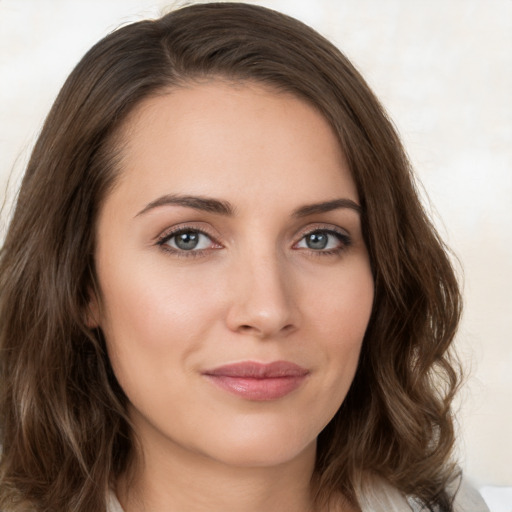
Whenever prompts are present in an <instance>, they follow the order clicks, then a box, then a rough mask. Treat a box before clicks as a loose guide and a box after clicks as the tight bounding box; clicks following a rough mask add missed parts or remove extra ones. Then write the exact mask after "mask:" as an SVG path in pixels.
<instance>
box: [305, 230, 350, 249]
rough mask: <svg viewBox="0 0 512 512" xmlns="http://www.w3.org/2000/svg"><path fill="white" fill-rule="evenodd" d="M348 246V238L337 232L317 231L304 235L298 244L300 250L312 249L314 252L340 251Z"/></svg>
mask: <svg viewBox="0 0 512 512" xmlns="http://www.w3.org/2000/svg"><path fill="white" fill-rule="evenodd" d="M344 245H348V236H347V235H342V234H341V233H337V232H335V231H327V230H317V231H312V232H311V233H308V234H307V235H304V236H303V237H302V239H301V240H300V241H299V243H298V244H297V248H299V249H311V250H313V251H325V250H327V251H328V250H330V249H339V248H341V247H343V246H344Z"/></svg>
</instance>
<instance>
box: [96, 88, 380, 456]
mask: <svg viewBox="0 0 512 512" xmlns="http://www.w3.org/2000/svg"><path fill="white" fill-rule="evenodd" d="M121 135H122V137H123V140H124V143H123V145H122V146H121V147H122V161H121V164H120V165H121V173H120V177H119V179H118V182H117V184H116V187H115V188H114V190H113V191H112V192H111V193H110V195H109V196H108V197H107V198H106V200H105V202H104V204H103V206H102V209H101V211H100V216H99V221H98V225H97V253H96V265H97V266H96V268H97V275H98V281H99V287H100V290H101V299H100V300H99V301H96V300H93V301H92V304H91V306H92V312H93V317H94V320H93V321H94V322H97V324H98V325H99V326H100V327H101V328H102V330H103V332H104V334H105V338H106V342H107V347H108V352H109V356H110V359H111V362H112V366H113V369H114V372H115V374H116V376H117V379H118V381H119V383H120V385H121V386H122V388H123V390H124V391H125V393H126V395H127V397H128V399H129V402H130V405H129V415H130V417H131V419H132V421H133V425H134V428H135V430H136V433H137V434H138V436H139V438H140V440H141V442H142V446H143V447H145V448H146V449H147V451H148V452H150V451H151V450H153V452H154V453H158V454H162V453H174V452H176V453H177V452H180V453H181V454H182V455H183V454H188V455H190V456H193V457H198V456H199V457H203V456H206V457H208V458H209V459H210V460H211V459H214V460H217V461H220V462H223V463H226V464H234V465H243V466H249V465H255V466H265V465H275V464H279V463H282V462H285V461H290V460H293V459H294V458H296V457H300V456H301V454H304V453H311V452H312V451H313V452H314V448H315V440H316V437H317V435H318V434H319V432H320V431H321V430H322V429H323V427H324V426H325V425H326V424H327V423H328V422H329V420H330V419H331V418H332V417H333V415H334V414H335V412H336V410H337V409H338V408H339V407H340V404H341V403H342V402H343V400H344V398H345V396H346V394H347V391H348V389H349V386H350V384H351V382H352V379H353V377H354V372H355V371H356V367H357V364H358V357H359V353H360V349H361V343H362V339H363V336H364V333H365V329H366V326H367V323H368V320H369V317H370V312H371V307H372V300H373V280H372V274H371V271H370V264H369V259H368V254H367V250H366V247H365V244H364V241H363V237H362V234H361V220H360V214H359V207H358V195H357V192H356V187H355V185H354V182H353V180H352V178H351V176H350V172H349V170H348V168H347V164H346V162H345V160H344V157H343V154H342V152H341V150H340V148H339V145H338V142H337V140H336V138H335V136H334V134H333V132H332V131H331V129H330V127H329V125H328V124H327V122H326V121H325V120H324V118H323V117H322V116H321V115H320V114H319V113H318V112H317V111H316V110H314V109H313V108H312V107H311V106H309V105H308V104H306V103H305V102H303V101H301V100H299V99H297V98H296V97H294V96H291V95H288V94H283V93H276V92H273V91H272V90H270V89H267V88H263V87H261V86H257V85H251V84H239V85H233V84H231V85H230V84H226V83H223V82H221V81H212V82H209V83H207V84H202V85H194V86H190V87H188V88H181V89H175V90H173V91H171V92H170V93H169V94H166V95H161V96H158V97H154V98H151V99H148V100H146V101H145V102H143V103H142V104H141V105H139V106H138V108H137V109H136V110H135V112H133V113H132V114H131V116H130V118H129V119H128V120H127V122H126V123H125V125H124V127H123V129H122V134H121ZM99 303H101V307H100V306H99ZM150 447H151V448H150Z"/></svg>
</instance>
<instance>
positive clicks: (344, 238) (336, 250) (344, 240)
mask: <svg viewBox="0 0 512 512" xmlns="http://www.w3.org/2000/svg"><path fill="white" fill-rule="evenodd" d="M317 233H321V234H327V235H331V236H334V237H335V238H336V239H337V240H338V242H339V243H340V246H339V247H333V248H332V249H327V250H315V249H306V250H308V252H309V253H310V254H312V255H313V256H336V255H339V254H341V253H343V252H344V251H346V250H347V249H348V248H349V247H350V246H351V245H352V239H351V238H350V236H349V235H348V234H347V233H345V232H343V231H338V230H336V229H333V228H324V227H315V228H314V229H311V230H310V231H307V232H306V233H303V235H302V236H301V238H300V240H299V241H298V242H296V243H295V244H294V246H296V245H297V244H298V243H300V242H301V241H302V240H304V239H305V238H306V237H308V236H311V235H313V234H317Z"/></svg>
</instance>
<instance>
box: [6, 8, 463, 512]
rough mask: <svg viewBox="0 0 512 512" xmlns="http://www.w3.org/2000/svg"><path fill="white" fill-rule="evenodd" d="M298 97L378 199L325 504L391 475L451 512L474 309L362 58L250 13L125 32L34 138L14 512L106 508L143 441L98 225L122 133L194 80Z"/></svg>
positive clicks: (16, 362)
mask: <svg viewBox="0 0 512 512" xmlns="http://www.w3.org/2000/svg"><path fill="white" fill-rule="evenodd" d="M215 78H222V79H227V80H231V81H235V82H244V81H249V82H257V83H261V84H265V85H267V86H270V87H272V88H274V89H276V90H279V91H286V92H289V93H292V94H295V95H296V96H297V97H299V98H302V99H303V100H305V101H307V102H309V103H310V104H311V105H313V106H314V107H315V108H316V109H317V110H318V111H319V112H320V113H321V114H322V115H323V116H324V117H325V118H326V119H327V120H328V122H329V123H330V124H331V126H332V128H333V129H334V131H335V133H336V135H337V137H338V139H339V142H340V145H341V148H342V149H343V151H344V153H345V156H346V158H347V161H348V164H349V167H350V170H351V172H352V175H353V178H354V180H355V182H356V185H357V188H358V192H359V197H360V200H361V203H362V209H363V215H362V225H363V234H364V238H365V241H366V244H367V247H368V250H369V254H370V259H371V266H372V271H373V276H374V281H375V302H374V307H373V312H372V316H371V319H370V323H369V326H368V329H367V332H366V335H365V339H364V342H363V348H362V353H361V357H360V362H359V366H358V369H357V373H356V376H355V379H354V381H353V384H352V386H351V388H350V390H349V393H348V395H347V397H346V399H345V401H344V402H343V404H342V406H341V408H340V409H339V411H338V412H337V413H336V415H335V417H334V418H333V419H332V421H331V422H330V423H329V425H328V426H327V427H326V428H325V430H324V431H323V432H322V433H321V434H320V436H319V439H318V450H317V462H316V469H315V479H316V482H317V484H318V485H317V488H318V499H319V500H324V501H325V502H326V501H328V498H329V497H330V496H332V495H333V494H334V493H337V492H342V493H343V494H344V495H345V496H347V497H348V498H349V499H350V500H352V501H353V502H354V503H357V489H358V488H360V486H361V485H362V482H363V481H364V478H365V475H368V474H372V473H373V474H376V475H379V476H380V477H382V478H384V479H385V480H387V481H388V482H390V483H391V484H392V485H394V486H395V487H396V488H398V489H399V490H400V491H402V492H403V493H406V494H409V495H412V496H414V497H416V498H417V499H419V500H421V502H423V503H424V504H425V505H426V506H427V507H429V508H431V509H435V508H441V509H443V510H451V504H450V499H449V496H448V493H447V491H446V487H447V484H448V482H449V480H450V478H451V476H452V474H453V467H452V465H451V463H450V460H451V451H452V447H453V444H454V428H453V418H452V413H451V408H450V404H451V401H452V398H453V395H454V393H455V391H456V388H457V386H458V382H459V371H458V366H457V365H456V364H455V361H454V359H453V357H452V356H451V355H450V354H451V350H449V349H450V346H451V343H452V340H453V337H454V334H455V331H456V327H457V324H458V320H459V316H460V308H461V305H460V304H461V301H460V295H459V289H458V285H457V281H456V278H455V275H454V271H453V268H452V265H451V263H450V259H449V257H448V255H447V249H446V247H445V246H444V244H443V242H442V241H441V239H440V238H439V236H438V235H437V233H436V231H435V229H434V227H433V226H432V224H431V222H430V221H429V219H428V216H427V215H426V213H425V211H424V209H423V208H422V206H421V203H420V201H419V198H418V194H417V191H416V189H415V184H414V179H413V176H412V174H411V169H410V165H409V162H408V159H407V157H406V154H405V152H404V150H403V148H402V145H401V143H400V140H399V137H398V136H397V133H396V131H395V129H394V128H393V125H392V123H391V122H390V121H389V119H388V118H387V116H386V113H385V112H384V110H383V108H382V107H381V105H380V104H379V102H378V100H377V99H376V98H375V96H374V95H373V93H372V92H371V91H370V89H369V87H368V86H367V84H366V83H365V81H364V80H363V78H362V77H361V76H360V74H359V73H358V72H357V71H356V70H355V68H354V67H353V65H352V64H351V63H350V62H349V61H348V59H347V58H346V57H345V56H344V55H343V54H342V53H341V52H340V51H339V50H338V49H336V48H335V47H334V46H333V45H332V44H331V43H329V42H328V41H327V40H326V39H324V38H323V37H322V36H320V35H319V34H318V33H316V32H315V31H314V30H313V29H311V28H309V27H308V26H306V25H304V24H302V23H301V22H299V21H297V20H295V19H293V18H290V17H288V16H285V15H283V14H279V13H277V12H275V11H272V10H270V9H266V8H263V7H258V6H254V5H247V4H241V3H209V4H196V5H190V6H187V7H184V8H181V9H178V10H175V11H173V12H170V13H169V14H167V15H165V16H163V17H161V18H160V19H157V20H146V21H140V22H137V23H133V24H130V25H127V26H124V27H122V28H120V29H118V30H116V31H114V32H113V33H111V34H110V35H108V36H107V37H105V38H104V39H103V40H101V41H100V42H99V43H97V44H96V45H95V46H94V47H93V48H92V49H91V50H90V51H89V52H88V53H87V54H86V55H85V56H84V57H83V59H82V60H81V61H80V63H79V64H78V65H77V67H76V68H75V69H74V71H73V72H72V73H71V75H70V76H69V78H68V79H67V81H66V82H65V84H64V86H63V88H62V90H61V91H60V94H59V95H58V97H57V99H56V101H55V103H54V105H53V107H52V109H51V111H50V113H49V115H48V117H47V119H46V121H45V124H44V127H43V129H42V132H41V134H40V137H39V139H38V141H37V143H36V144H35V147H34V150H33V153H32V156H31V159H30V161H29V163H28V166H27V169H26V172H25V176H24V179H23V182H22V186H21V189H20V192H19V196H18V199H17V205H16V209H15V212H14V216H13V218H12V221H11V223H10V227H9V230H8V233H7V236H6V239H5V243H4V245H3V247H2V249H1V252H0V356H1V357H0V382H1V389H0V444H1V445H2V446H3V449H2V453H1V458H0V509H1V510H4V511H6V512H15V511H21V510H28V509H30V510H36V511H38V512H42V511H45V512H49V511H55V510H68V511H74V512H104V511H105V510H106V491H107V489H108V487H109V486H110V485H112V484H113V482H115V481H116V479H117V477H118V476H119V475H120V474H122V473H123V472H125V471H127V469H128V468H129V466H130V462H131V457H132V455H133V452H134V443H135V439H134V434H133V432H132V429H131V427H130V422H129V419H128V417H127V414H126V401H127V399H126V397H125V395H124V394H123V391H122V390H121V389H120V386H119V385H118V383H117V381H116V379H115V376H114V375H113V372H112V369H111V366H110V363H109V360H108V357H107V354H106V349H105V342H104V339H103V337H102V333H101V332H100V331H99V330H91V329H90V328H89V327H88V325H87V321H86V317H87V307H88V302H89V298H90V295H91V293H92V291H93V290H95V288H96V284H95V269H94V251H95V229H94V227H95V223H96V217H97V212H98V209H99V206H100V205H101V203H102V200H103V199H104V198H105V196H106V195H107V194H108V192H109V189H110V188H111V187H112V185H113V184H114V183H115V180H116V177H117V174H118V173H119V172H120V169H119V166H118V158H117V155H118V149H119V141H118V140H116V135H117V134H118V133H119V130H118V129H119V126H120V124H121V123H122V122H123V120H124V119H125V118H126V116H127V115H128V113H130V112H131V111H132V110H133V108H134V107H135V106H136V105H138V104H139V103H140V102H141V101H142V100H143V99H145V98H148V97H150V96H152V95H157V94H161V93H163V92H165V91H168V90H170V89H172V88H174V87H180V86H183V85H186V84H190V83H194V81H196V80H208V79H215Z"/></svg>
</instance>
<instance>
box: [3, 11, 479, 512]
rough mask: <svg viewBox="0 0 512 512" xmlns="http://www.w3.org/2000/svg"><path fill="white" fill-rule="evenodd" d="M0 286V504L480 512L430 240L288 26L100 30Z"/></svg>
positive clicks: (376, 129)
mask: <svg viewBox="0 0 512 512" xmlns="http://www.w3.org/2000/svg"><path fill="white" fill-rule="evenodd" d="M0 283H1V297H0V318H1V327H0V333H1V334H0V343H1V347H2V350H1V353H2V358H1V362H0V365H1V366H0V367H1V372H2V373H1V375H2V377H1V378H2V394H1V400H0V404H1V405H0V411H1V420H0V421H1V444H2V446H3V452H2V457H1V462H0V509H2V510H5V511H19V510H38V511H43V510H44V511H49V510H52V511H55V510H76V511H104V510H109V511H111V512H113V511H119V510H124V511H125V512H132V511H135V510H152V511H159V510H187V511H195V510H212V511H214V510H246V511H249V510H265V511H272V510H294V511H297V512H300V511H309V510H318V511H323V510H339V511H343V512H348V511H353V510H363V511H370V510H382V511H384V510H385V511H389V510H411V509H412V510H414V509H417V510H419V509H420V508H421V507H422V506H425V507H426V509H427V510H475V511H476V510H483V509H480V508H478V506H479V505H478V504H477V503H476V501H475V502H474V503H473V504H472V505H471V506H468V505H467V504H464V503H465V502H464V500H468V499H471V498H468V495H467V494H466V493H465V492H463V491H458V487H459V480H458V478H457V472H456V470H455V466H454V464H453V461H452V459H451V451H452V448H453V444H454V432H453V420H452V413H451V409H450V404H451V401H452V398H453V396H454V393H455V391H456V388H457V386H458V372H457V367H456V365H455V363H454V362H453V360H452V358H451V356H450V351H449V349H450V345H451V343H452V340H453V336H454V334H455V330H456V326H457V323H458V320H459V316H460V296H459V291H458V287H457V282H456V279H455V277H454V273H453V270H452V268H451V265H450V262H449V259H448V257H447V255H446V249H445V247H444V245H443V243H442V241H441V240H440V239H439V238H438V236H437V234H436V232H435V230H434V229H433V227H432V225H431V224H430V222H429V221H428V219H427V218H426V216H425V214H424V212H423V210H422V208H421V205H420V203H419V200H418V197H417V194H416V192H415V188H414V183H413V179H412V177H411V173H410V169H409V164H408V162H407V158H406V156H405V154H404V151H403V149H402V147H401V145H400V142H399V139H398V137H397V135H396V133H395V131H394V129H393V127H392V125H391V123H390V122H389V121H388V120H387V118H386V115H385V113H384V112H383V110H382V108H381V107H380V105H379V103H378V101H377V100H376V99H375V97H374V96H373V94H372V93H371V91H370V90H369V89H368V86H367V85H366V84H365V82H364V81H363V79H362V78H361V76H360V75H359V74H358V73H357V72H356V71H355V69H354V68H353V66H352V65H351V64H350V63H349V62H348V60H347V59H346V58H345V57H344V56H343V55H342V54H341V53H340V52H339V51H338V50H337V49H335V48H334V47H333V46H332V45H331V44H330V43H328V42H327V41H326V40H325V39H323V38H322V37H321V36H319V35H318V34H316V33H315V32H314V31H313V30H312V29H310V28H308V27H306V26H304V25H303V24H301V23H300V22H298V21H296V20H293V19H291V18H288V17H286V16H284V15H281V14H278V13H276V12H273V11H271V10H268V9H264V8H261V7H256V6H251V5H244V4H231V3H219V4H216V3H213V4H205V5H193V6H189V7H186V8H183V9H180V10H177V11H174V12H172V13H170V14H168V15H166V16H164V17H162V18H161V19H159V20H156V21H143V22H139V23H134V24H132V25H129V26H126V27H124V28H122V29H119V30H118V31H116V32H114V33H113V34H111V35H109V36H108V37H106V38H105V39H104V40H102V41H100V42H99V43H98V44H97V45H95V46H94V47H93V48H92V49H91V50H90V51H89V52H88V54H87V55H86V56H85V57H84V58H83V59H82V61H81V62H80V63H79V64H78V66H77V67H76V69H75V70H74V71H73V72H72V74H71V75H70V77H69V79H68V80H67V82H66V84H65V85H64V87H63V89H62V91H61V93H60V95H59V97H58V98H57V100H56V102H55V104H54V106H53V108H52V110H51V112H50V114H49V116H48V118H47V120H46V123H45V126H44V128H43V131H42V133H41V135H40V137H39V140H38V142H37V143H36V146H35V148H34V151H33V154H32V157H31V160H30V162H29V165H28V167H27V170H26V174H25V177H24V180H23V184H22V187H21V190H20V194H19V198H18V202H17V206H16V211H15V214H14V217H13V219H12V222H11V225H10V229H9V232H8V234H7V237H6V240H5V243H4V247H3V249H2V253H1V261H0ZM454 501H455V504H454Z"/></svg>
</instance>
